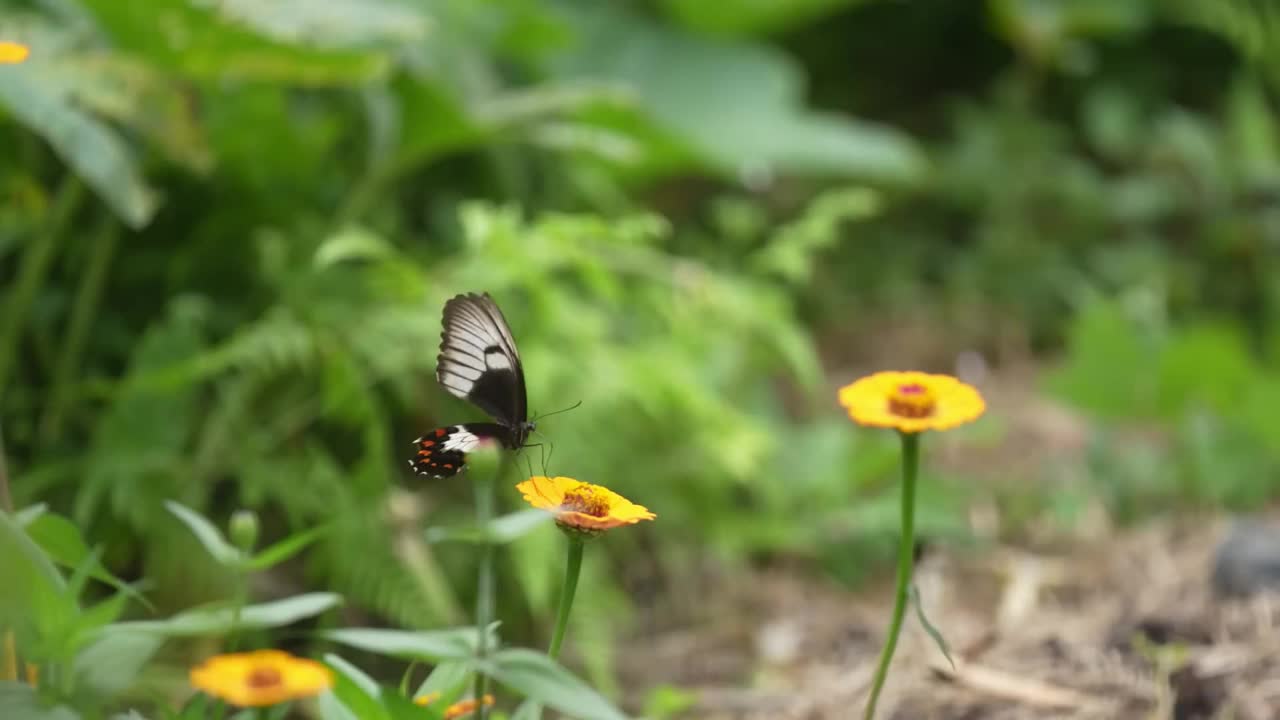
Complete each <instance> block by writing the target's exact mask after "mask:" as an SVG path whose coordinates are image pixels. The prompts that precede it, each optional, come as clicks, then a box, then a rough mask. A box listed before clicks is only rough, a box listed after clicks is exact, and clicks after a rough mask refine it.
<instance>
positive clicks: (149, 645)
mask: <svg viewBox="0 0 1280 720" xmlns="http://www.w3.org/2000/svg"><path fill="white" fill-rule="evenodd" d="M164 641H165V638H164V636H162V635H158V634H155V633H151V632H105V633H103V634H101V635H100V636H99V637H98V639H97V640H95V641H93V642H92V643H90V644H89V645H88V646H87V647H85V648H84V649H83V650H81V651H80V652H79V653H78V654H77V655H76V659H75V664H74V665H73V668H72V672H73V673H74V675H75V676H76V682H77V684H78V685H81V686H83V687H86V688H89V689H90V690H92V691H93V692H95V693H98V694H100V695H102V696H106V697H114V696H116V695H118V694H119V693H121V692H123V691H125V690H127V689H129V688H130V687H132V686H133V685H134V684H135V683H136V682H137V681H138V678H139V674H140V673H141V671H142V668H143V667H144V666H145V665H146V664H147V662H148V661H150V660H151V658H152V657H154V656H155V654H156V651H157V650H159V649H160V646H161V645H162V644H164Z"/></svg>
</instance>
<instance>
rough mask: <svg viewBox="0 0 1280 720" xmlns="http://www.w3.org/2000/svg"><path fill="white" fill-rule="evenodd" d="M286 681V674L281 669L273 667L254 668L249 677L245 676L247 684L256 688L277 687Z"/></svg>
mask: <svg viewBox="0 0 1280 720" xmlns="http://www.w3.org/2000/svg"><path fill="white" fill-rule="evenodd" d="M283 682H284V676H283V675H281V674H280V671H279V670H277V669H275V668H271V667H260V668H254V669H253V671H252V672H250V673H249V677H247V678H245V684H247V685H248V686H249V687H251V688H253V689H255V690H262V689H264V688H270V687H276V686H277V685H280V684H282V683H283Z"/></svg>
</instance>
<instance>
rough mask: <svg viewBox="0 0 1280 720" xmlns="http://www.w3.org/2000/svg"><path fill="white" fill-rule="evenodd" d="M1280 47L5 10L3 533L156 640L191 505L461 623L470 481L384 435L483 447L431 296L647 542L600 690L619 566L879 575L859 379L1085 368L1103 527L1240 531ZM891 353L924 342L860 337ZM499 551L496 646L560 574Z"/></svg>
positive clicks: (1260, 366)
mask: <svg viewBox="0 0 1280 720" xmlns="http://www.w3.org/2000/svg"><path fill="white" fill-rule="evenodd" d="M1274 13H1275V11H1272V10H1270V9H1269V8H1268V6H1266V4H1265V3H1258V2H1253V1H1252V0H1229V1H1224V2H1220V3H1198V2H1195V1H1194V0H1186V1H1185V2H1184V1H1180V0H1141V1H1135V2H1127V3H1115V2H1110V1H1109V0H990V1H989V2H986V3H954V2H949V1H948V0H925V1H922V2H898V1H896V0H861V1H854V0H803V1H800V0H797V1H795V2H762V1H761V0H730V1H726V2H721V3H700V2H694V1H692V0H689V1H685V0H663V1H662V2H651V3H643V2H627V3H594V2H589V1H587V0H576V1H574V0H558V1H554V2H552V1H547V2H536V1H535V0H484V1H482V2H477V1H475V0H290V1H289V2H277V3H262V2H253V1H251V0H234V1H233V0H226V1H223V2H205V1H203V0H153V1H152V2H146V3H143V2H119V1H117V0H27V1H21V0H5V2H3V3H2V4H0V37H4V38H11V39H15V40H21V41H24V42H26V43H28V44H30V45H31V47H32V51H33V52H32V57H31V59H30V60H29V61H28V62H26V63H25V64H23V65H20V66H9V67H2V68H0V153H3V155H2V157H3V162H0V283H2V285H0V308H3V309H2V311H0V393H2V394H0V398H2V402H0V428H2V429H3V442H4V453H5V458H6V459H7V461H8V467H9V469H10V475H11V477H12V492H13V495H14V499H15V501H16V504H17V506H18V507H19V508H22V507H27V506H30V505H32V504H34V503H36V502H44V503H47V504H48V505H49V506H50V507H52V508H55V509H57V510H58V511H59V512H61V513H64V514H66V515H67V516H68V517H69V518H70V519H71V520H72V521H73V522H74V525H75V526H78V527H79V528H81V529H82V531H83V534H84V537H88V538H93V539H94V542H96V543H100V547H101V553H102V554H101V565H102V571H103V572H104V573H105V572H108V571H109V572H110V573H113V575H112V577H114V576H120V577H125V578H142V577H145V578H147V580H148V582H149V584H150V585H149V587H148V588H147V592H146V597H147V598H148V599H149V601H150V602H152V603H154V604H155V605H156V606H157V607H160V608H163V609H167V610H173V609H177V608H185V607H188V606H190V605H193V604H196V603H200V602H204V601H207V600H211V599H219V598H226V597H227V595H228V592H229V590H228V584H227V582H226V575H225V572H223V571H222V570H220V568H219V566H218V564H217V563H216V562H215V561H214V559H213V558H212V557H209V556H207V554H205V553H201V552H198V548H199V545H198V543H197V542H196V540H195V539H194V538H193V537H192V534H191V533H190V532H189V531H188V530H187V528H186V527H184V526H183V524H182V523H181V522H179V521H178V520H177V519H176V518H175V517H174V516H173V515H172V514H171V513H169V512H167V511H166V510H165V503H166V502H167V501H177V502H181V503H183V504H185V505H186V506H189V507H192V508H195V509H196V510H198V511H200V512H202V513H205V514H207V515H209V516H211V517H213V518H219V519H223V518H226V517H228V516H229V515H230V514H231V513H232V512H233V511H234V510H236V509H238V508H242V507H251V508H254V509H255V510H257V511H258V513H259V516H260V517H261V522H262V529H261V535H262V538H263V540H264V542H265V543H266V544H270V543H273V542H276V541H280V540H282V539H283V538H287V537H291V536H293V535H294V533H296V532H298V531H301V530H305V529H309V528H312V527H315V526H317V525H320V524H323V525H324V526H325V529H326V532H325V533H324V535H323V537H320V538H318V539H317V540H316V541H315V544H314V545H312V546H310V547H308V548H307V549H306V550H304V551H303V552H302V553H301V554H300V555H299V556H298V558H296V559H294V560H291V561H290V562H288V563H285V564H283V565H281V566H279V567H277V568H276V569H275V570H273V573H275V576H276V581H277V582H278V583H281V584H283V585H284V586H286V587H291V588H323V589H326V590H332V591H335V592H338V593H340V594H341V595H343V596H344V597H345V598H346V599H347V601H348V603H349V604H350V605H351V606H352V607H355V608H359V611H360V612H366V613H371V614H372V615H373V616H374V617H376V618H377V619H378V621H380V622H388V623H393V624H398V625H402V626H405V627H409V628H427V627H437V626H439V625H441V624H445V623H454V622H457V621H459V620H460V619H462V618H463V617H464V616H465V612H464V611H463V610H461V608H466V607H469V606H470V602H471V598H470V597H469V593H470V592H471V589H470V588H471V578H472V570H473V568H472V566H471V556H470V554H469V553H467V552H455V549H456V548H458V547H462V546H457V545H453V544H450V543H449V542H446V541H449V540H457V539H458V538H459V537H462V536H465V535H466V533H467V530H466V528H465V527H460V526H464V525H465V522H464V521H463V520H461V518H463V517H466V513H467V503H468V487H467V484H466V482H465V480H464V481H459V482H455V483H441V484H430V485H427V486H425V491H424V492H423V493H420V494H419V495H417V496H414V497H412V498H407V497H405V496H404V495H402V494H399V493H396V492H395V491H394V488H396V487H398V486H407V487H409V488H413V489H422V488H424V484H423V483H421V482H419V481H417V480H416V479H413V478H411V477H409V475H408V473H407V471H406V470H405V468H404V459H405V458H406V457H407V456H408V455H409V453H410V450H411V447H410V444H409V441H410V440H412V439H413V438H414V437H417V435H418V434H420V433H421V432H422V431H423V430H425V429H428V428H430V427H434V426H436V425H438V424H445V423H452V422H457V421H460V420H465V419H471V418H473V417H475V413H474V412H473V410H472V409H470V408H469V407H467V406H465V405H464V404H462V403H459V402H457V401H455V400H454V399H452V398H450V397H448V396H447V395H446V394H445V393H443V392H441V390H440V389H439V388H438V387H436V384H435V382H434V379H433V373H434V362H435V352H436V346H437V344H438V333H439V311H440V307H441V305H442V304H443V302H444V300H445V299H446V298H448V297H449V296H451V295H453V294H454V293H457V292H462V291H471V290H487V291H489V292H490V293H492V294H493V295H494V296H495V298H496V299H497V300H498V302H499V303H500V304H501V305H502V307H503V309H504V311H505V312H506V314H507V316H508V318H509V320H510V321H511V324H512V326H513V329H514V332H515V335H516V337H517V339H518V342H519V345H520V350H521V353H522V356H523V359H524V364H525V368H526V373H527V375H528V383H529V389H530V403H531V407H532V408H533V409H534V410H538V411H542V412H549V411H552V410H555V409H559V408H562V407H565V406H567V405H570V404H572V403H574V402H576V401H578V400H582V401H583V405H582V407H581V408H579V409H576V410H574V411H573V412H571V413H568V414H564V415H560V416H557V417H555V418H550V419H548V420H547V421H546V422H545V423H544V424H542V425H541V426H540V429H541V430H542V432H543V433H544V434H545V435H546V436H547V438H549V440H550V441H551V442H553V443H554V447H555V452H554V455H553V456H552V458H551V460H550V466H549V469H550V470H551V471H552V472H553V473H556V474H565V475H572V476H575V477H580V478H582V479H586V480H590V481H595V482H602V483H606V484H609V485H610V486H611V487H614V488H615V489H617V490H619V491H620V492H623V493H624V494H627V495H628V496H630V497H632V498H634V499H635V500H636V501H637V502H641V503H643V504H645V505H647V506H649V507H650V508H652V509H653V510H655V511H656V512H657V513H658V516H659V521H658V523H656V524H654V526H653V527H646V528H636V529H635V531H634V532H628V533H625V534H621V533H620V534H618V537H617V539H616V541H611V542H610V543H609V544H608V550H607V551H605V552H601V553H598V554H596V557H594V558H590V559H589V562H588V565H587V567H586V574H587V578H586V580H585V581H584V587H592V588H599V589H598V590H595V591H593V592H590V593H584V596H583V597H582V598H581V599H580V605H579V607H580V609H581V616H580V617H579V618H578V619H576V620H575V622H580V623H582V627H583V628H584V630H585V631H584V632H582V635H583V636H586V637H596V638H602V640H601V641H599V642H594V643H592V642H583V643H580V644H579V647H578V648H577V651H578V654H579V658H580V659H581V660H582V661H583V662H584V663H585V664H586V665H587V666H588V669H589V671H590V673H591V677H592V681H593V683H594V684H595V685H596V686H597V687H601V688H606V689H608V688H610V687H611V682H612V681H611V679H610V678H611V668H612V659H611V658H612V656H611V653H612V646H611V644H610V643H609V642H608V638H610V637H611V636H613V635H614V634H615V633H619V632H625V631H626V628H627V627H628V622H629V618H631V617H632V616H631V615H630V614H629V612H628V610H627V607H628V601H627V600H626V599H625V598H626V595H625V594H624V593H622V592H620V589H619V588H620V585H619V584H618V583H617V581H611V580H609V579H607V578H610V577H612V576H614V575H613V573H611V572H610V569H612V568H618V567H626V568H628V569H629V573H628V576H627V579H626V581H627V583H628V584H629V586H631V587H635V586H644V585H645V584H646V583H653V582H660V581H662V579H665V581H666V582H670V583H677V584H678V583H679V582H682V579H683V578H689V577H696V575H697V572H698V568H699V567H700V566H701V565H700V563H701V562H702V560H703V559H705V557H706V556H708V555H710V556H712V557H714V558H716V559H717V560H718V561H719V562H725V563H730V564H732V563H740V562H744V561H747V560H749V559H752V558H757V557H762V556H767V555H769V554H772V553H787V554H792V555H797V556H800V557H803V558H806V559H809V560H812V561H814V562H815V563H817V564H820V565H822V566H824V567H826V568H828V569H829V570H831V571H832V572H833V573H835V574H837V575H839V576H841V577H846V578H850V579H852V578H856V577H860V576H861V575H862V574H864V573H865V572H867V571H868V569H870V568H871V567H873V563H872V561H873V559H875V558H877V557H879V556H880V555H882V554H883V551H884V550H886V549H888V547H890V544H891V542H892V539H893V537H894V532H895V528H896V526H895V525H894V522H895V519H894V518H895V513H896V509H895V508H896V500H895V497H894V492H895V489H894V487H893V473H894V468H895V462H896V454H895V453H896V449H895V448H896V445H895V444H894V443H893V442H892V439H891V438H886V437H883V436H882V435H881V434H877V433H870V432H855V431H853V430H852V429H851V428H850V426H849V425H848V423H847V421H846V420H844V419H843V417H842V416H841V415H840V413H839V412H838V411H837V410H836V408H835V407H834V402H833V393H832V388H833V387H834V386H835V384H836V383H837V382H842V381H846V380H848V379H850V378H851V376H852V375H853V374H854V373H855V372H857V371H860V370H863V369H867V368H866V364H867V363H871V362H877V361H879V362H883V361H884V360H885V358H903V362H907V361H908V360H907V358H909V361H910V362H912V363H918V364H922V365H931V366H932V367H930V368H928V369H942V370H949V369H951V368H952V363H953V362H954V356H955V354H956V353H957V352H959V351H961V350H969V349H972V350H977V351H979V352H981V353H983V354H985V355H986V356H988V357H989V358H990V359H991V360H992V361H993V362H994V363H995V364H997V365H999V364H1001V363H1004V362H1010V363H1014V362H1018V361H1021V360H1024V359H1026V357H1027V356H1035V357H1046V358H1053V357H1055V356H1057V355H1058V354H1060V353H1065V355H1064V360H1063V363H1062V365H1061V367H1060V368H1059V369H1058V370H1056V371H1055V372H1054V373H1053V374H1052V375H1051V377H1050V378H1048V380H1047V386H1048V387H1049V389H1050V390H1051V391H1052V392H1054V393H1055V394H1056V395H1057V396H1059V397H1061V398H1064V399H1065V400H1067V401H1068V402H1070V403H1072V404H1073V405H1075V406H1077V407H1079V408H1082V409H1084V410H1085V411H1087V412H1088V413H1089V414H1090V416H1091V417H1096V418H1098V419H1099V421H1100V422H1101V424H1100V425H1099V426H1098V427H1099V428H1100V429H1099V430H1098V432H1097V434H1096V440H1095V442H1094V443H1093V444H1092V446H1091V449H1092V450H1093V453H1092V454H1091V456H1090V462H1091V463H1092V465H1091V467H1093V468H1094V470H1095V471H1096V472H1094V473H1093V474H1092V476H1093V477H1096V478H1097V480H1098V488H1097V491H1099V492H1102V493H1103V494H1104V496H1105V497H1107V498H1108V499H1109V501H1110V503H1111V505H1112V507H1114V508H1115V511H1116V512H1117V513H1118V514H1119V515H1120V516H1121V517H1131V516H1136V515H1138V514H1139V513H1140V512H1142V511H1144V510H1150V509H1155V508H1163V507H1173V506H1176V505H1179V504H1183V503H1186V502H1188V501H1191V502H1197V503H1211V504H1225V505H1227V506H1230V507H1238V508H1246V507H1251V506H1254V505H1256V504H1257V503H1259V502H1262V501H1263V500H1264V499H1266V498H1268V497H1272V496H1273V495H1274V493H1275V491H1276V487H1275V482H1274V481H1273V480H1271V479H1270V478H1272V477H1274V476H1275V473H1274V472H1273V471H1274V465H1275V463H1276V459H1277V457H1280V436H1277V434H1276V430H1275V429H1274V428H1275V423H1273V422H1271V414H1270V413H1271V412H1272V411H1271V408H1273V407H1275V403H1272V402H1271V399H1272V398H1273V397H1275V396H1277V395H1278V394H1280V386H1278V385H1277V381H1276V380H1275V378H1274V372H1273V368H1274V365H1275V357H1274V351H1275V342H1276V338H1277V337H1280V334H1278V333H1277V330H1280V324H1278V321H1277V318H1278V315H1277V310H1278V309H1280V284H1278V283H1277V278H1280V273H1278V272H1277V270H1278V269H1280V268H1278V267H1277V265H1278V263H1277V241H1278V240H1277V238H1278V235H1277V233H1278V232H1280V225H1278V223H1280V150H1278V147H1280V146H1278V145H1277V143H1278V138H1277V135H1276V131H1277V128H1276V123H1275V112H1274V105H1275V101H1276V93H1277V90H1280V87H1278V86H1277V83H1278V82H1280V74H1277V72H1276V68H1277V67H1280V44H1277V42H1276V41H1277V40H1278V39H1280V38H1276V37H1275V31H1274V30H1273V28H1276V27H1280V25H1277V24H1276V23H1275V22H1274V18H1275V14H1274ZM913 317H925V318H928V320H929V322H930V323H931V327H933V328H935V329H943V330H945V332H942V333H939V334H938V336H937V337H936V338H934V339H933V340H932V341H931V342H930V343H929V344H927V345H926V346H925V347H924V348H909V347H902V348H898V347H893V346H886V343H888V342H889V340H884V339H882V338H881V336H880V335H878V334H877V333H878V332H880V331H881V330H883V329H884V327H885V326H886V324H892V323H893V322H894V321H896V320H899V319H902V318H913ZM997 414H998V413H997ZM1127 424H1145V425H1153V426H1156V427H1158V428H1160V429H1161V431H1162V432H1163V433H1164V436H1163V441H1164V442H1163V444H1158V445H1154V446H1131V445H1130V444H1128V443H1126V442H1125V441H1124V440H1123V439H1121V438H1122V437H1123V433H1122V432H1121V430H1122V429H1123V428H1124V427H1125V426H1126V425H1127ZM1113 430H1114V431H1115V432H1113ZM974 432H975V433H978V434H975V435H971V436H968V437H970V439H974V438H977V439H982V436H981V434H980V433H981V432H982V431H979V430H975V431H974ZM536 454H537V453H536V452H531V453H529V454H528V455H526V457H530V458H532V461H533V462H534V463H535V464H536V462H537V457H536ZM534 469H535V470H539V471H540V468H536V467H535V468H534ZM924 480H925V484H924V487H923V488H922V495H923V498H922V499H923V502H924V505H925V507H924V508H922V516H921V523H922V529H923V531H924V532H925V533H926V535H930V536H934V537H955V536H958V535H961V534H963V532H964V530H963V528H964V522H963V509H964V507H965V504H966V501H967V498H968V496H969V495H970V494H971V493H972V492H975V485H974V484H973V483H970V482H967V480H970V478H960V477H953V476H946V475H932V476H929V477H926V478H925V479H924ZM517 500H518V499H517V498H515V497H514V495H513V494H512V493H508V494H507V495H506V496H505V497H504V498H503V500H502V502H503V503H504V504H505V505H504V508H503V509H504V511H512V510H515V509H517V505H516V503H517ZM45 522H56V521H45ZM508 522H511V521H510V519H509V520H508ZM423 526H425V528H426V533H425V534H424V533H423ZM451 528H452V529H451ZM515 530H519V531H520V532H525V533H527V534H525V535H524V536H523V537H522V538H521V541H520V542H518V543H513V544H511V545H509V546H507V547H508V550H507V552H506V559H507V562H506V565H505V566H504V576H503V578H502V580H501V581H500V587H502V588H504V592H503V593H502V597H501V607H500V609H499V610H500V612H499V615H500V616H501V617H503V618H504V622H505V623H506V625H507V628H508V630H507V631H508V633H509V634H514V635H517V636H518V635H520V634H521V633H523V634H525V635H530V636H533V635H536V632H537V631H536V630H534V629H533V628H535V627H540V621H543V620H545V618H546V617H548V616H549V614H550V612H551V609H552V602H553V601H554V592H555V586H556V579H555V575H554V569H555V568H556V566H557V565H558V560H559V551H558V549H557V548H558V546H557V544H556V538H555V535H554V532H553V531H552V530H551V528H549V527H546V526H545V525H542V526H538V525H534V524H529V525H527V526H524V525H521V524H520V522H518V521H516V522H514V524H510V525H509V526H507V530H506V531H512V532H514V531H515ZM455 531H456V532H455ZM471 531H472V533H473V534H474V532H476V530H475V529H474V528H472V529H471ZM495 532H497V531H495ZM131 607H132V608H133V611H135V612H144V610H143V609H142V607H141V606H131ZM571 644H573V643H572V642H571ZM672 697H675V698H676V700H672V699H665V700H664V699H661V698H658V699H655V700H653V702H654V703H655V704H656V705H657V706H658V707H659V708H660V709H659V710H657V711H655V712H666V710H663V709H661V708H667V707H672V706H675V705H678V704H679V703H678V702H677V701H678V695H673V696H672Z"/></svg>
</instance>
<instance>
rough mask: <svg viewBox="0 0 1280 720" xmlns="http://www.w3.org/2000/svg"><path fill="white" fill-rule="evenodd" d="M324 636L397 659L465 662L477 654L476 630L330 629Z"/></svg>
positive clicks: (322, 634)
mask: <svg viewBox="0 0 1280 720" xmlns="http://www.w3.org/2000/svg"><path fill="white" fill-rule="evenodd" d="M321 636H322V637H324V638H326V639H328V640H332V641H333V642H336V643H341V644H343V645H348V646H350V647H354V648H360V649H361V650H368V651H369V652H375V653H380V654H383V655H391V656H394V657H399V658H405V659H413V660H427V661H431V662H438V661H441V660H465V659H467V658H470V657H471V655H472V653H473V652H475V642H476V631H475V629H474V628H456V629H452V630H421V631H417V632H413V631H408V630H381V629H376V628H347V629H342V630H329V631H327V632H324V633H321Z"/></svg>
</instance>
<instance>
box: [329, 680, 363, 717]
mask: <svg viewBox="0 0 1280 720" xmlns="http://www.w3.org/2000/svg"><path fill="white" fill-rule="evenodd" d="M336 682H338V683H342V682H345V681H344V680H338V681H336ZM316 709H317V710H319V712H320V718H321V720H360V716H359V715H356V714H355V712H353V711H352V710H351V708H349V707H347V704H346V703H344V702H343V701H342V700H340V699H339V698H338V696H337V695H336V694H335V693H334V692H333V691H332V690H326V691H325V692H323V693H321V694H320V697H319V698H316ZM370 717H377V715H376V711H375V713H374V714H373V715H370Z"/></svg>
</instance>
